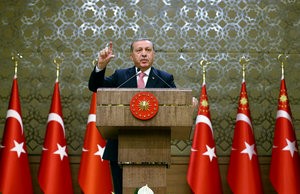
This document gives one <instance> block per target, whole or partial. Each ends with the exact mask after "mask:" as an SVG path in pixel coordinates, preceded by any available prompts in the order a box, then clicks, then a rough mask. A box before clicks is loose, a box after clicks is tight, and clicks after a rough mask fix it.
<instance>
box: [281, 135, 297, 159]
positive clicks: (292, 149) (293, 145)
mask: <svg viewBox="0 0 300 194" xmlns="http://www.w3.org/2000/svg"><path fill="white" fill-rule="evenodd" d="M285 140H286V143H287V146H285V147H284V148H283V149H282V150H285V151H290V153H291V156H292V157H293V156H294V152H297V151H298V150H297V148H296V141H293V142H291V141H290V140H288V139H285Z"/></svg>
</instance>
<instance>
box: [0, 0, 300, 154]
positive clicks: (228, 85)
mask: <svg viewBox="0 0 300 194" xmlns="http://www.w3.org/2000/svg"><path fill="white" fill-rule="evenodd" d="M0 19H1V21H0V79H1V82H0V91H1V92H0V134H2V133H3V128H4V123H5V117H6V111H7V106H8V99H9V96H10V89H11V84H12V78H13V74H14V64H13V62H12V61H11V54H12V53H21V54H22V56H23V59H22V60H21V62H20V65H19V68H18V82H19V91H20V97H21V105H22V114H23V123H24V128H25V133H26V138H27V146H28V150H29V153H30V154H33V155H35V154H40V153H41V147H42V144H43V138H44V134H45V129H46V122H47V116H48V112H49V108H50V103H51V97H52V92H53V88H54V82H55V79H56V67H55V65H54V63H53V59H54V58H55V57H56V56H62V57H63V58H64V61H63V63H62V65H61V72H60V73H61V75H60V88H61V98H62V105H63V114H64V121H65V127H66V130H67V134H66V135H67V140H68V145H69V153H70V154H72V155H79V154H80V153H81V145H82V144H83V137H84V132H85V126H86V121H87V115H88V110H89V103H90V97H91V92H89V90H88V89H87V82H88V78H89V74H90V72H91V70H92V60H93V59H94V58H96V57H97V54H98V51H99V50H100V49H101V48H103V47H104V46H105V45H106V43H107V42H109V41H110V40H111V41H113V44H114V52H115V54H116V57H115V58H114V60H113V61H112V63H111V64H110V66H109V67H108V72H107V73H108V74H110V73H112V72H113V71H114V70H115V69H116V68H120V67H128V66H131V65H132V64H131V62H130V60H129V45H130V43H131V41H132V40H134V39H136V38H138V37H148V38H150V39H152V40H153V42H154V43H155V47H156V50H157V54H156V63H155V66H156V67H157V68H159V69H162V70H165V71H168V72H170V73H172V74H174V77H175V81H176V84H177V86H178V87H179V88H191V89H193V93H194V96H196V97H198V96H199V92H200V89H201V82H202V70H201V67H200V65H199V62H200V60H202V59H203V58H206V59H207V60H208V61H210V62H211V64H210V65H209V66H208V68H207V75H206V78H207V79H206V80H207V92H208V96H209V102H210V109H211V115H212V123H213V127H214V130H215V141H216V143H217V146H218V148H217V152H218V154H219V155H220V156H227V155H229V154H230V148H231V142H232V136H233V129H234V124H235V116H236V112H237V101H238V97H239V92H240V86H241V81H242V73H241V66H240V64H239V59H240V58H241V57H242V56H246V57H247V58H249V59H250V63H249V65H248V66H247V69H246V81H247V90H248V96H249V101H250V110H251V115H252V119H253V126H254V132H255V137H256V143H257V148H258V153H259V154H260V155H270V154H271V148H272V141H273V139H272V138H273V128H274V122H275V116H276V109H277V97H278V94H279V84H280V77H281V69H280V64H279V63H278V61H277V56H278V55H279V54H280V53H286V54H288V55H289V59H288V62H287V65H286V69H285V71H286V82H287V88H288V93H289V98H290V104H291V108H292V111H293V116H294V120H293V121H294V127H295V129H296V132H297V137H298V139H299V138H300V76H299V72H300V41H299V40H300V1H299V0H224V1H222V0H153V1H149V0H125V1H121V0H73V1H68V0H53V1H47V0H10V1H5V0H1V1H0ZM1 136H2V135H1ZM1 136H0V137H1ZM190 145H191V141H190V140H184V141H178V140H173V141H172V153H173V154H174V155H188V154H189V150H190Z"/></svg>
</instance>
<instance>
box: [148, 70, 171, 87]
mask: <svg viewBox="0 0 300 194" xmlns="http://www.w3.org/2000/svg"><path fill="white" fill-rule="evenodd" d="M152 72H153V73H154V74H155V75H156V76H157V77H158V78H159V79H160V80H161V81H162V82H164V83H165V84H166V85H167V86H168V87H169V88H173V87H172V86H170V85H169V84H168V83H167V82H166V81H165V80H164V79H163V78H161V77H160V76H159V75H157V73H155V71H152Z"/></svg>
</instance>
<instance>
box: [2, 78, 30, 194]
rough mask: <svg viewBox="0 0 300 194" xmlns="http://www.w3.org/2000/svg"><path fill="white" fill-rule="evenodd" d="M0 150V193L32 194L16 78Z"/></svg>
mask: <svg viewBox="0 0 300 194" xmlns="http://www.w3.org/2000/svg"><path fill="white" fill-rule="evenodd" d="M0 148H1V149H0V193H3V194H12V193H13V194H28V193H33V189H32V181H31V175H30V168H29V162H28V154H27V149H26V142H25V135H24V129H23V122H22V113H21V105H20V99H19V89H18V81H17V78H16V76H15V78H14V80H13V85H12V90H11V96H10V101H9V106H8V111H7V116H6V123H5V128H4V134H3V139H2V145H0Z"/></svg>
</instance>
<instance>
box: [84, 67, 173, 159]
mask: <svg viewBox="0 0 300 194" xmlns="http://www.w3.org/2000/svg"><path fill="white" fill-rule="evenodd" d="M118 87H120V88H137V79H136V68H135V67H131V68H127V69H119V70H116V71H115V72H114V73H113V74H112V75H111V76H109V77H105V69H103V70H102V71H100V72H97V73H96V71H95V70H94V71H92V73H91V76H90V79H89V89H90V90H91V91H93V92H96V91H97V89H98V88H118ZM146 88H176V86H175V83H174V78H173V75H171V74H169V73H167V72H165V71H161V70H158V69H155V68H154V67H151V71H150V74H149V77H148V81H147V84H146ZM103 159H106V160H111V161H118V141H117V140H115V139H109V140H108V141H107V144H106V148H105V151H104V154H103Z"/></svg>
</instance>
